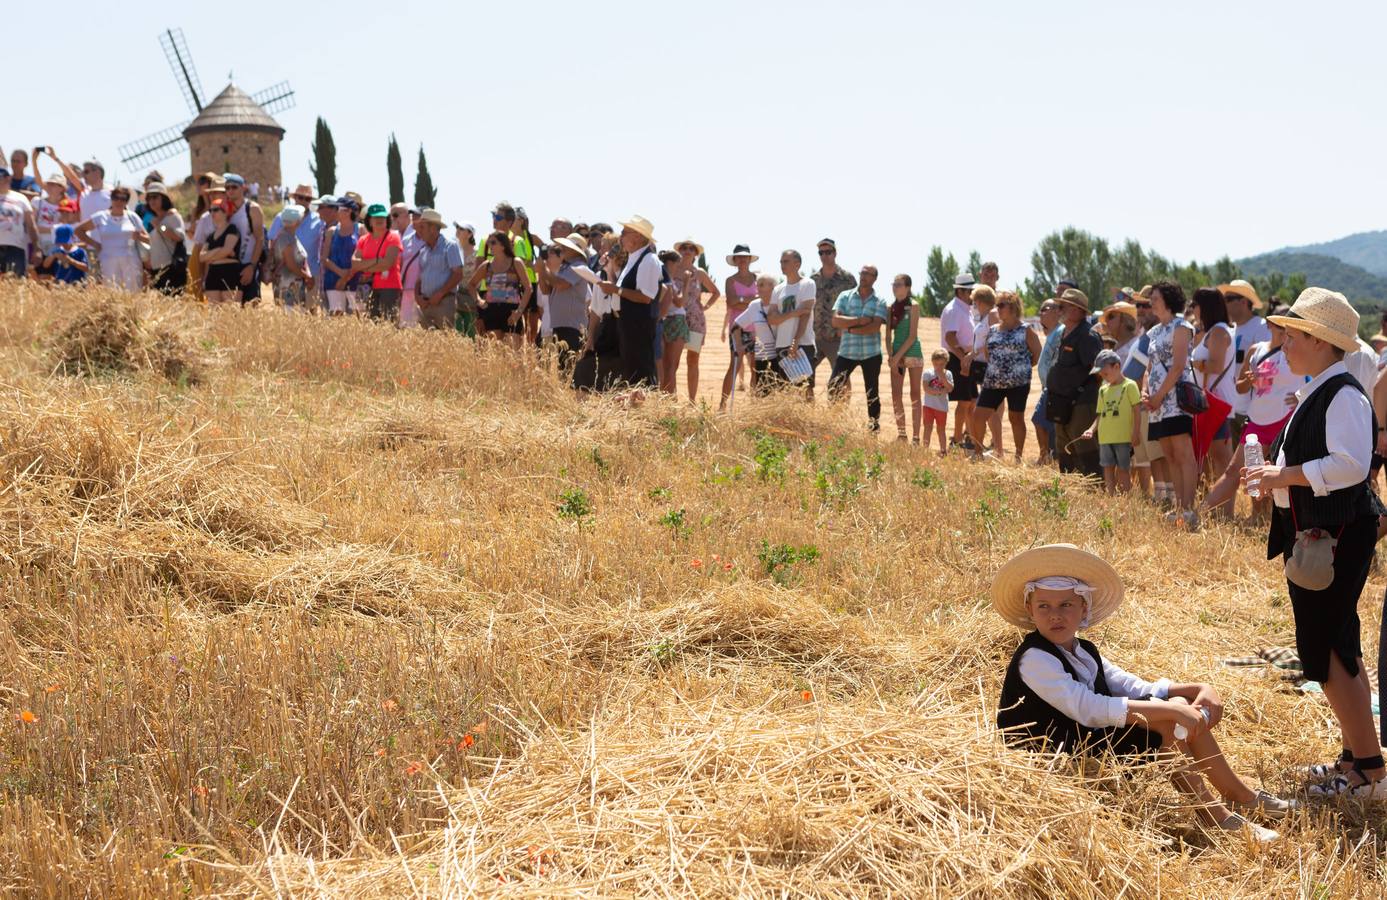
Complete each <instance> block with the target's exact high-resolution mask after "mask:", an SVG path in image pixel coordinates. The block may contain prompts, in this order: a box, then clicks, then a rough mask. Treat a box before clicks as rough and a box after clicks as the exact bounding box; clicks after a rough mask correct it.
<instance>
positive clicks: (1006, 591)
mask: <svg viewBox="0 0 1387 900" xmlns="http://www.w3.org/2000/svg"><path fill="white" fill-rule="evenodd" d="M1052 576H1068V577H1070V578H1077V579H1078V580H1080V581H1082V582H1083V583H1084V584H1087V585H1088V586H1089V587H1091V588H1093V597H1092V599H1091V600H1089V604H1088V625H1089V627H1092V626H1094V625H1097V624H1098V623H1099V622H1101V621H1103V620H1104V619H1106V618H1107V617H1108V616H1111V615H1112V614H1113V613H1115V612H1117V608H1118V607H1119V606H1121V605H1122V594H1123V588H1122V578H1121V577H1120V576H1119V575H1118V574H1117V570H1116V569H1114V568H1113V567H1112V566H1110V565H1108V563H1106V562H1105V561H1103V560H1102V559H1100V558H1099V557H1097V556H1094V555H1093V554H1092V553H1089V552H1088V551H1087V550H1080V549H1079V548H1078V547H1075V546H1074V545H1073V544H1047V545H1045V546H1044V547H1034V548H1032V549H1030V550H1027V551H1025V552H1024V553H1018V554H1017V555H1016V556H1013V557H1012V558H1011V559H1010V560H1008V561H1007V563H1006V565H1004V566H1002V568H1000V569H998V570H997V574H996V576H995V577H994V578H993V579H992V606H993V608H994V609H996V610H997V612H998V613H999V614H1000V615H1001V617H1002V618H1003V619H1006V620H1007V621H1008V622H1010V623H1011V624H1013V625H1015V626H1016V627H1017V628H1032V627H1034V623H1033V622H1031V617H1030V614H1028V613H1027V612H1026V582H1028V581H1036V580H1037V579H1040V578H1050V577H1052Z"/></svg>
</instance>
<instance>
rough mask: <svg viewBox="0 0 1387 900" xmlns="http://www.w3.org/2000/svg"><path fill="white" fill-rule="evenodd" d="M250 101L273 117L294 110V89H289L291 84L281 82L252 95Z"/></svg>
mask: <svg viewBox="0 0 1387 900" xmlns="http://www.w3.org/2000/svg"><path fill="white" fill-rule="evenodd" d="M250 99H252V100H254V101H255V102H256V103H257V104H258V105H259V106H260V107H261V108H262V109H264V110H265V112H267V113H270V114H271V115H273V114H275V113H277V112H283V111H284V110H286V109H293V108H294V104H295V100H294V89H293V88H291V87H289V82H287V81H281V82H280V83H279V84H276V85H271V86H270V87H267V88H265V89H264V90H263V91H258V92H257V93H254V94H251V95H250Z"/></svg>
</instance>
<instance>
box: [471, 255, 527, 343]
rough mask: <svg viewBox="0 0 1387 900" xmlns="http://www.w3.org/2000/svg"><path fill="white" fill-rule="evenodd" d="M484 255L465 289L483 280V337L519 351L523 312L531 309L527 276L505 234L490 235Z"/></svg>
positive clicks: (523, 327)
mask: <svg viewBox="0 0 1387 900" xmlns="http://www.w3.org/2000/svg"><path fill="white" fill-rule="evenodd" d="M486 252H487V259H486V262H484V263H482V264H481V265H479V266H477V271H475V272H473V273H472V279H471V281H469V282H468V287H469V288H476V286H477V285H478V284H480V283H481V282H482V280H483V279H485V280H486V298H485V299H484V301H483V302H482V304H481V318H482V322H483V323H484V324H485V325H486V334H487V335H488V336H489V337H493V338H495V339H496V340H498V341H499V340H505V342H506V343H508V344H510V345H511V347H513V348H514V349H516V350H519V349H520V341H521V338H522V336H523V335H524V333H525V324H524V322H525V320H524V312H525V309H526V308H528V307H529V305H530V276H529V274H528V273H527V272H526V270H525V264H524V263H523V262H522V261H521V260H520V258H519V257H518V256H516V254H515V246H514V244H513V243H512V242H511V239H510V236H509V235H507V234H506V233H505V232H501V231H493V232H492V233H491V234H490V236H488V237H487V239H486Z"/></svg>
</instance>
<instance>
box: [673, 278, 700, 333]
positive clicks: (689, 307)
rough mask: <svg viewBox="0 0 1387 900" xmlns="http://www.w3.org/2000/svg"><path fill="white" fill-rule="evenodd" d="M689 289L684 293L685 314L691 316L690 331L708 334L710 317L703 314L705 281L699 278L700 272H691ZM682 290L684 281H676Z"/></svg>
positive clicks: (677, 288) (676, 288) (678, 287)
mask: <svg viewBox="0 0 1387 900" xmlns="http://www.w3.org/2000/svg"><path fill="white" fill-rule="evenodd" d="M689 275H690V278H689V289H688V291H687V292H686V293H685V294H684V315H686V316H688V317H689V331H690V332H697V333H698V334H706V333H707V331H708V319H707V317H706V316H704V315H703V282H702V281H701V280H700V279H699V277H698V273H696V272H693V271H690V272H689ZM674 284H675V285H677V287H675V290H680V288H681V287H682V283H681V282H679V281H677V280H676V281H675V282H674Z"/></svg>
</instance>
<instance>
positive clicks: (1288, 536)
mask: <svg viewBox="0 0 1387 900" xmlns="http://www.w3.org/2000/svg"><path fill="white" fill-rule="evenodd" d="M1344 389H1348V390H1353V391H1358V392H1359V393H1360V394H1361V393H1363V388H1362V386H1361V385H1359V383H1358V381H1357V379H1355V378H1354V377H1353V376H1352V375H1350V374H1348V373H1347V372H1344V373H1341V374H1339V375H1335V376H1334V377H1333V378H1330V379H1329V380H1327V381H1325V383H1324V384H1322V385H1320V386H1319V387H1318V388H1317V389H1316V390H1315V392H1314V393H1313V394H1311V395H1310V396H1309V397H1308V398H1307V399H1306V400H1305V402H1304V403H1302V404H1301V405H1300V408H1299V409H1297V410H1296V411H1295V414H1294V416H1293V417H1292V419H1291V423H1290V425H1288V426H1287V427H1286V428H1285V429H1284V430H1283V431H1282V432H1281V434H1280V435H1278V436H1277V438H1276V440H1275V441H1273V442H1272V445H1271V449H1270V451H1268V453H1267V462H1269V463H1273V464H1274V463H1275V462H1276V457H1277V454H1278V453H1280V452H1281V451H1282V450H1285V451H1286V465H1288V466H1298V465H1300V464H1302V463H1305V462H1308V461H1310V460H1314V459H1321V458H1323V457H1325V456H1328V455H1329V446H1328V441H1327V440H1326V439H1325V435H1324V424H1325V420H1326V418H1328V416H1329V404H1330V403H1332V402H1333V401H1334V397H1335V395H1336V394H1338V393H1339V391H1341V390H1344ZM1369 415H1370V417H1371V418H1372V420H1373V446H1377V417H1376V416H1373V415H1372V414H1371V413H1370V414H1369ZM1289 493H1290V499H1291V506H1292V508H1293V509H1294V510H1295V515H1294V516H1292V515H1291V510H1283V509H1281V508H1280V507H1278V506H1275V505H1273V506H1272V514H1271V531H1270V532H1269V533H1268V535H1267V559H1275V558H1276V557H1278V556H1281V555H1283V554H1284V553H1286V552H1287V551H1289V550H1290V549H1291V546H1292V545H1293V544H1294V543H1295V533H1296V531H1297V529H1299V530H1304V529H1307V528H1323V529H1324V530H1325V531H1329V532H1335V533H1337V532H1338V531H1339V530H1340V529H1341V528H1342V527H1343V526H1345V525H1347V524H1349V523H1351V522H1355V521H1357V520H1358V519H1360V518H1363V517H1365V516H1371V515H1373V508H1374V507H1373V503H1372V498H1371V496H1370V491H1369V489H1368V480H1367V479H1366V478H1364V479H1363V480H1362V481H1361V482H1359V483H1358V484H1355V485H1352V486H1350V487H1346V488H1340V489H1339V490H1337V491H1330V492H1329V494H1328V495H1326V496H1324V497H1316V496H1315V492H1314V491H1313V490H1311V489H1310V488H1308V487H1292V488H1290V489H1289Z"/></svg>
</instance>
